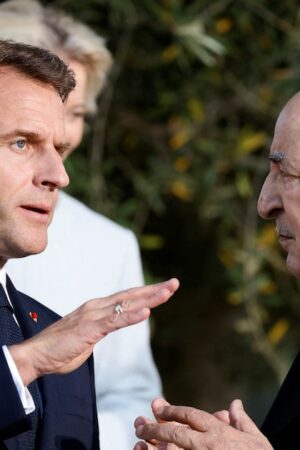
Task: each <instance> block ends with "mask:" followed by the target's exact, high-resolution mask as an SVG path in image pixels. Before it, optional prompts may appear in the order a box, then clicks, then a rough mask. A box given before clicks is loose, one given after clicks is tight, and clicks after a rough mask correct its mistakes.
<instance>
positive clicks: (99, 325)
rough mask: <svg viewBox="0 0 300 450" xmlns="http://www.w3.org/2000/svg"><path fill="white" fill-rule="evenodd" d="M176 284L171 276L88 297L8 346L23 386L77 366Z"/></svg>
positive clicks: (160, 300)
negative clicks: (151, 282)
mask: <svg viewBox="0 0 300 450" xmlns="http://www.w3.org/2000/svg"><path fill="white" fill-rule="evenodd" d="M178 286H179V282H178V280H177V279H175V278H173V279H171V280H168V281H165V282H163V283H158V284H153V285H148V286H144V287H140V288H132V289H128V290H126V291H123V292H120V293H118V294H114V295H110V296H109V297H105V298H96V299H93V300H90V301H88V302H86V303H84V304H83V305H82V306H80V307H79V308H77V309H76V310H75V311H73V312H72V313H70V314H68V315H67V316H65V317H64V318H62V319H60V320H58V321H57V322H56V323H54V324H53V325H51V326H49V327H48V328H46V329H45V330H43V331H42V332H41V333H39V334H37V335H36V336H34V337H32V338H31V339H28V340H26V341H24V342H22V343H21V344H17V345H13V346H10V347H9V351H10V353H11V355H12V357H13V359H14V361H15V363H16V365H17V368H18V370H19V373H20V375H21V378H22V380H23V382H24V384H25V386H26V385H28V384H29V383H30V382H31V381H33V380H34V379H36V378H38V377H40V376H42V375H46V374H50V373H59V374H62V373H67V372H70V371H72V370H74V369H76V368H77V367H79V366H80V365H81V364H82V363H83V362H84V361H85V360H86V359H87V358H88V357H89V356H90V354H91V353H92V351H93V348H94V345H95V344H96V343H97V342H98V341H100V340H101V339H103V338H104V337H105V336H106V335H107V334H108V333H111V332H112V331H115V330H118V329H119V328H123V327H126V326H128V325H133V324H135V323H138V322H141V321H143V320H145V319H147V317H149V315H150V310H151V309H152V308H155V307H156V306H159V305H161V304H162V303H164V302H166V301H167V300H168V299H169V298H170V297H171V296H172V295H173V294H174V292H175V291H176V290H177V288H178Z"/></svg>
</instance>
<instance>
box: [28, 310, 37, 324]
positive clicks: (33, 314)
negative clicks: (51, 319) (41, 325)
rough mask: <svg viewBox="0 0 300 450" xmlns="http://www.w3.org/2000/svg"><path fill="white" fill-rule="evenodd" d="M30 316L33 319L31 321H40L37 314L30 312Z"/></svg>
mask: <svg viewBox="0 0 300 450" xmlns="http://www.w3.org/2000/svg"><path fill="white" fill-rule="evenodd" d="M29 316H30V317H31V319H32V320H33V321H34V322H37V321H38V315H37V313H36V312H31V311H30V313H29Z"/></svg>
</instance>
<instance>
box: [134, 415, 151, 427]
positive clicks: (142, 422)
mask: <svg viewBox="0 0 300 450" xmlns="http://www.w3.org/2000/svg"><path fill="white" fill-rule="evenodd" d="M146 423H153V420H150V419H148V417H144V416H139V417H137V418H136V419H135V421H134V427H135V428H137V427H139V426H140V425H145V424H146Z"/></svg>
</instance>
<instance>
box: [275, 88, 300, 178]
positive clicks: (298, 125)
mask: <svg viewBox="0 0 300 450" xmlns="http://www.w3.org/2000/svg"><path fill="white" fill-rule="evenodd" d="M269 159H270V160H271V161H273V162H275V163H282V164H283V165H284V166H285V167H286V168H292V167H294V168H295V167H297V173H298V171H299V168H300V94H296V95H295V96H294V97H292V99H291V100H290V101H289V102H288V103H287V104H286V105H285V107H284V108H283V110H282V111H281V113H280V114H279V117H278V120H277V122H276V126H275V131H274V139H273V142H272V145H271V150H270V156H269Z"/></svg>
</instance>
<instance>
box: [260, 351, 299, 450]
mask: <svg viewBox="0 0 300 450" xmlns="http://www.w3.org/2000/svg"><path fill="white" fill-rule="evenodd" d="M261 431H262V432H263V433H264V434H265V435H266V436H267V438H268V439H269V441H270V442H271V444H272V445H273V447H274V449H275V450H299V449H300V353H298V356H297V357H296V359H295V361H294V363H293V365H292V367H291V369H290V371H289V373H288V375H287V377H286V379H285V380H284V382H283V384H282V386H281V388H280V391H279V393H278V395H277V397H276V399H275V401H274V403H273V406H272V408H271V410H270V412H269V414H268V415H267V417H266V419H265V421H264V423H263V426H262V428H261Z"/></svg>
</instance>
